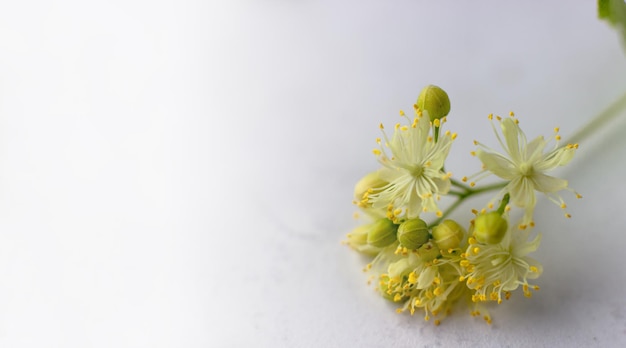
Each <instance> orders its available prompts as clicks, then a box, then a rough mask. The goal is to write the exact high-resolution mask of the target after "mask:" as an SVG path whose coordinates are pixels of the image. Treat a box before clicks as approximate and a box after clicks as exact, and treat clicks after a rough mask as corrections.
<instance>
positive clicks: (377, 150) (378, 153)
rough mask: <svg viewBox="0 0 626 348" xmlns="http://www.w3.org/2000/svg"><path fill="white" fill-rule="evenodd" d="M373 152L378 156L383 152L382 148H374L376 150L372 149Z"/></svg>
mask: <svg viewBox="0 0 626 348" xmlns="http://www.w3.org/2000/svg"><path fill="white" fill-rule="evenodd" d="M372 153H373V154H374V155H376V156H378V155H380V154H381V152H380V150H379V149H374V150H372Z"/></svg>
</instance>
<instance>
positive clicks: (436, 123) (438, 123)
mask: <svg viewBox="0 0 626 348" xmlns="http://www.w3.org/2000/svg"><path fill="white" fill-rule="evenodd" d="M433 124H434V125H435V127H439V126H441V121H439V119H438V118H436V119H435V120H434V121H433Z"/></svg>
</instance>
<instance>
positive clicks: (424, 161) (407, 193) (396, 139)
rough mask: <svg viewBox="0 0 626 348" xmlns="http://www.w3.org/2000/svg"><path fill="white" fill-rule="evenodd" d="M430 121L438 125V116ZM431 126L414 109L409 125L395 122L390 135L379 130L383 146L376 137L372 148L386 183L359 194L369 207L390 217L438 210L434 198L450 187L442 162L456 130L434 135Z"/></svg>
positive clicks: (425, 115)
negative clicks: (362, 194)
mask: <svg viewBox="0 0 626 348" xmlns="http://www.w3.org/2000/svg"><path fill="white" fill-rule="evenodd" d="M401 115H402V116H404V113H403V112H401ZM405 117H406V116H405ZM406 118H407V120H409V122H410V121H411V120H410V119H409V118H408V117H406ZM434 124H435V125H436V126H438V125H440V120H435V121H434ZM433 128H434V127H432V123H431V122H430V120H429V117H428V115H427V113H426V112H424V114H423V115H422V113H421V112H420V111H419V110H417V109H416V117H415V118H414V119H413V121H412V122H411V123H410V125H404V126H401V125H400V124H397V125H396V127H395V130H394V134H393V136H392V137H391V139H388V138H387V135H386V134H385V132H384V130H383V135H384V140H385V143H384V146H383V144H382V142H381V140H380V138H379V139H377V142H378V143H379V145H380V150H379V149H375V150H374V154H376V155H377V156H378V160H379V162H380V163H381V164H382V165H383V168H381V169H380V170H379V175H380V178H381V179H382V180H384V181H385V182H387V183H388V184H386V185H385V186H382V187H377V188H372V189H370V190H368V192H367V193H366V194H365V197H363V198H364V199H365V200H366V201H367V202H368V203H369V204H371V206H372V207H373V208H378V209H387V212H388V213H387V215H388V217H389V218H390V219H393V220H396V219H397V217H398V216H402V217H403V218H409V219H412V218H416V217H418V216H419V214H420V213H421V212H423V211H431V212H437V213H438V214H441V212H439V210H438V207H437V204H436V200H437V199H438V198H439V195H440V194H445V193H447V192H448V191H449V190H450V177H449V175H447V174H446V173H445V172H444V171H443V164H444V161H445V159H446V157H447V156H448V152H449V150H450V145H451V144H452V141H453V140H454V138H456V134H451V133H450V132H449V131H447V132H445V133H444V134H441V136H439V137H438V139H435V138H434V135H433V134H432V132H431V129H433ZM381 129H383V126H382V124H381ZM388 151H389V152H390V153H388Z"/></svg>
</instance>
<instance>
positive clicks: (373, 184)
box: [354, 171, 387, 201]
mask: <svg viewBox="0 0 626 348" xmlns="http://www.w3.org/2000/svg"><path fill="white" fill-rule="evenodd" d="M385 185H387V182H386V181H385V180H383V179H381V178H380V174H379V172H378V171H375V172H371V173H369V174H367V175H366V176H364V177H363V178H361V180H359V182H357V183H356V185H355V186H354V198H356V200H357V201H360V200H362V199H366V198H367V195H366V193H367V192H368V190H369V189H377V188H381V187H383V186H385Z"/></svg>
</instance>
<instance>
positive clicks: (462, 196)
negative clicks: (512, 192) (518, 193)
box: [430, 179, 508, 226]
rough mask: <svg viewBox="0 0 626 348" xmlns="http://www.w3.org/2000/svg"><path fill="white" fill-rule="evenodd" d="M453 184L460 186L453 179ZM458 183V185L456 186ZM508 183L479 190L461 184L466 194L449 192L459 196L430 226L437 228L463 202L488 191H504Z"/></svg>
mask: <svg viewBox="0 0 626 348" xmlns="http://www.w3.org/2000/svg"><path fill="white" fill-rule="evenodd" d="M451 181H452V184H454V185H455V186H459V184H460V183H459V182H458V181H456V180H454V179H451ZM455 182H456V184H455ZM507 184H508V183H506V182H498V183H495V184H491V185H487V186H483V187H479V188H470V187H467V186H466V185H464V184H461V185H462V187H463V188H464V190H465V192H458V191H450V192H448V193H449V194H452V195H455V196H457V199H456V201H455V202H454V203H452V205H451V206H449V207H448V209H446V211H445V212H444V213H443V214H442V215H441V216H440V217H439V218H438V219H437V220H435V221H434V222H433V223H431V224H430V226H436V225H439V223H440V222H441V221H443V219H445V218H446V217H447V216H448V215H450V214H451V213H452V212H453V211H454V210H456V208H458V207H459V206H460V205H461V203H463V201H465V200H466V199H468V198H470V197H471V196H474V195H477V194H480V193H484V192H488V191H493V190H498V189H502V188H504V187H505V186H506V185H507Z"/></svg>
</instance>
